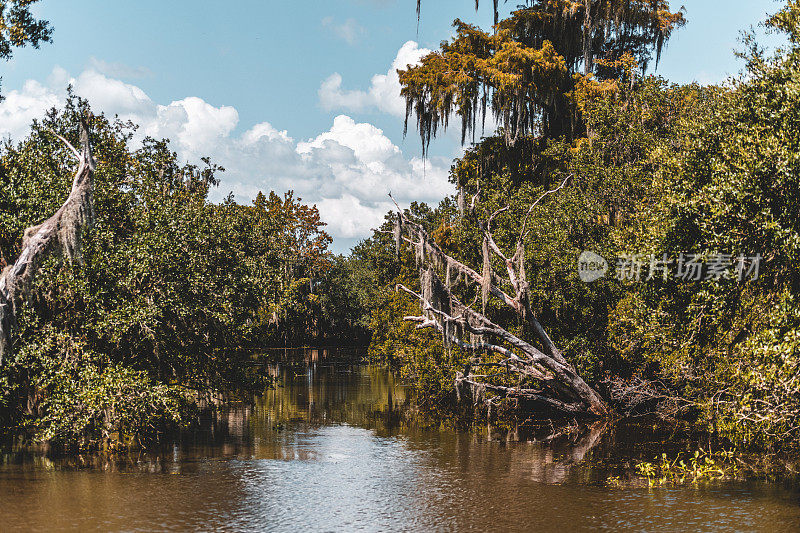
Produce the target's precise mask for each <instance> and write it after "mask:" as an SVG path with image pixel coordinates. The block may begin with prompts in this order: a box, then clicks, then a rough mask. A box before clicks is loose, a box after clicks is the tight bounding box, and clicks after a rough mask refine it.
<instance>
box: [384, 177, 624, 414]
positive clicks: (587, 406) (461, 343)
mask: <svg viewBox="0 0 800 533" xmlns="http://www.w3.org/2000/svg"><path fill="white" fill-rule="evenodd" d="M570 177H571V176H570ZM568 180H569V177H567V178H566V179H565V180H564V182H563V183H562V184H561V186H560V187H558V188H557V189H554V190H552V191H548V192H546V193H545V194H543V195H542V196H541V197H540V198H539V199H538V200H537V201H536V202H534V203H533V205H531V207H530V208H529V209H528V212H527V215H526V216H525V219H524V222H523V224H522V229H521V231H520V234H519V238H518V240H517V243H516V248H515V250H514V255H513V256H511V257H508V256H506V255H505V254H504V253H503V252H502V250H501V249H500V247H499V246H498V245H497V244H496V242H495V240H494V237H493V235H492V231H491V225H492V221H493V220H494V218H495V217H496V216H498V215H499V214H500V213H503V212H505V211H507V210H508V207H506V208H503V209H500V210H499V211H497V212H495V213H494V214H492V216H491V217H490V218H489V221H488V222H487V224H486V226H485V229H484V231H483V234H484V238H483V269H482V272H481V273H478V272H477V271H476V270H473V269H472V268H470V267H468V266H467V265H465V264H464V263H461V262H460V261H457V260H455V259H453V258H452V257H450V256H449V255H447V254H446V253H444V252H443V251H442V249H441V248H440V247H439V246H438V245H437V244H436V243H435V242H434V241H433V240H432V239H431V238H430V236H429V235H428V233H427V232H426V231H425V229H424V228H423V227H422V226H421V225H420V224H417V223H416V222H414V221H412V220H410V219H409V217H408V216H405V215H403V213H402V211H401V210H400V209H399V207H398V213H397V218H396V219H395V229H394V237H395V245H396V247H397V251H398V253H400V249H401V245H402V243H403V242H404V241H405V242H408V243H409V244H410V245H411V246H412V247H413V248H414V251H415V255H416V259H417V263H418V264H419V265H420V266H421V268H420V286H421V292H420V293H417V292H414V291H412V290H411V289H409V288H407V287H405V286H403V285H398V286H397V288H398V290H402V291H404V292H407V293H409V294H411V295H412V296H414V297H415V298H417V299H418V300H419V302H420V306H421V309H422V316H409V317H405V320H407V321H411V322H416V323H417V328H418V329H425V328H432V329H435V330H437V331H438V332H440V333H441V334H442V337H443V340H444V342H445V344H446V345H450V344H453V345H455V346H458V347H459V348H461V349H462V350H465V351H467V352H469V353H470V354H472V357H470V359H469V361H468V363H467V365H466V367H465V368H464V369H463V371H461V372H459V373H458V374H457V377H456V383H455V386H456V390H457V391H459V390H461V389H462V387H464V386H465V385H466V386H468V387H469V388H470V389H471V390H472V391H491V392H493V393H495V394H496V396H495V397H496V398H514V399H518V400H530V401H534V402H538V403H540V404H545V405H547V406H550V407H551V408H553V409H555V410H557V411H560V412H562V413H565V414H569V415H581V414H583V415H590V416H598V417H602V416H605V415H606V414H607V413H608V410H607V408H606V405H605V402H603V400H602V399H601V398H600V395H599V394H597V392H595V390H594V389H592V387H590V386H589V385H588V384H587V383H586V382H585V381H584V380H583V379H582V378H581V377H580V376H579V375H578V373H577V371H576V370H575V368H574V367H573V366H572V365H571V364H570V363H569V362H568V361H567V360H566V359H565V358H564V356H563V355H562V354H561V351H560V350H559V349H558V347H556V345H555V343H554V342H553V341H552V339H551V338H550V336H549V335H548V334H547V332H546V331H545V329H544V328H543V327H542V325H541V324H540V323H539V321H538V320H537V319H536V317H535V315H534V313H533V311H532V309H531V307H530V302H529V299H528V294H529V291H528V281H527V279H526V274H525V247H524V241H525V238H526V236H527V234H528V232H529V229H528V219H529V218H530V215H531V213H532V212H533V210H534V208H535V207H536V205H537V204H538V203H539V202H541V201H542V200H543V199H544V198H545V197H547V196H548V195H550V194H553V193H555V192H557V191H559V190H560V189H562V188H563V187H564V186H565V185H566V184H567V181H568ZM475 199H476V198H473V201H472V203H473V204H474V202H475ZM493 256H495V257H497V258H499V259H500V261H501V262H502V263H503V265H504V266H505V269H506V277H505V279H502V278H501V277H500V276H499V275H498V274H497V273H495V272H493V270H492V264H491V260H492V257H493ZM453 276H456V278H455V279H456V281H455V282H453ZM442 277H444V281H443V280H442ZM459 279H464V280H465V282H466V283H467V284H472V285H474V286H476V287H477V288H479V291H480V293H481V297H482V298H481V299H482V303H483V306H482V308H483V309H482V311H480V312H479V311H476V310H475V309H473V308H472V307H471V306H470V305H466V304H464V303H462V302H461V301H460V300H459V299H458V298H457V297H456V296H455V295H454V294H453V288H454V285H455V284H457V283H458V280H459ZM502 282H505V284H507V285H509V286H511V287H512V288H513V296H512V295H511V294H509V293H507V292H505V291H504V290H503V289H502V288H501V285H502ZM490 294H491V295H492V296H494V297H496V298H498V299H499V300H500V301H501V302H502V303H504V304H505V305H507V306H508V307H510V308H511V309H513V310H514V312H515V313H517V314H518V315H519V316H520V317H521V318H522V319H523V320H525V321H526V322H527V323H528V324H529V325H530V326H531V329H532V330H533V332H534V334H535V337H536V339H535V341H528V340H525V339H522V338H520V337H518V336H517V335H514V334H512V333H511V332H509V331H508V330H506V329H505V328H503V327H502V326H500V325H498V324H496V323H494V322H493V321H492V320H490V319H489V318H488V317H487V316H486V313H485V308H486V300H487V298H488V296H489V295H490ZM534 342H535V343H536V345H535V344H534ZM491 356H494V358H493V357H491ZM498 356H499V358H500V360H498ZM476 369H480V370H482V371H486V370H487V369H495V370H497V371H500V372H502V373H507V374H515V375H517V376H518V377H519V378H520V382H521V383H522V382H524V381H527V382H528V383H533V384H535V386H519V387H509V386H504V385H498V384H496V383H491V382H489V381H488V380H486V379H485V376H478V375H476V374H475V372H474V370H476ZM473 396H475V394H473Z"/></svg>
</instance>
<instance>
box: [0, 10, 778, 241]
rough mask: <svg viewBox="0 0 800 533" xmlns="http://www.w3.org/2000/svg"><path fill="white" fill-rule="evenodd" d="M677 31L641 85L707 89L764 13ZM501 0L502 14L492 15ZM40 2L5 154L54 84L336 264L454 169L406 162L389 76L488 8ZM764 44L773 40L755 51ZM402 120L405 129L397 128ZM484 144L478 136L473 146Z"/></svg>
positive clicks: (58, 96) (434, 159) (449, 135)
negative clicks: (312, 241) (267, 202)
mask: <svg viewBox="0 0 800 533" xmlns="http://www.w3.org/2000/svg"><path fill="white" fill-rule="evenodd" d="M672 4H673V5H672V7H673V8H678V7H680V5H684V6H685V8H686V17H687V19H688V20H689V23H688V24H687V25H686V26H685V27H684V28H683V29H681V30H680V31H679V32H677V33H676V34H675V36H674V37H673V39H672V40H671V41H670V43H669V45H668V47H667V49H666V51H665V52H664V55H663V58H662V61H661V63H660V64H659V65H658V68H657V71H656V73H657V74H659V75H662V76H664V77H666V78H668V79H670V80H671V81H674V82H678V83H686V82H692V81H697V82H700V83H703V84H710V83H719V82H723V81H724V80H726V79H727V78H728V77H729V76H732V75H735V74H736V73H737V72H739V70H740V69H741V67H742V64H741V62H740V61H739V60H737V59H736V58H735V56H734V53H733V52H734V50H735V49H737V48H738V38H739V37H740V33H741V31H742V30H746V29H748V28H749V27H751V26H753V25H757V24H759V23H760V22H762V21H763V20H764V19H765V18H766V15H767V14H768V13H772V12H774V11H776V10H777V9H779V7H780V2H776V1H775V0H685V1H684V2H683V4H681V3H680V2H674V1H673V2H672ZM515 5H516V1H515V0H511V2H509V3H506V4H505V5H504V6H503V10H504V11H505V12H508V11H510V9H511V8H512V7H514V6H515ZM415 7H416V2H415V0H324V1H323V0H310V1H307V2H292V1H277V0H229V1H228V2H219V1H215V2H211V1H205V0H192V1H188V0H169V1H164V0H137V1H136V2H119V1H116V2H111V1H108V0H75V1H71V2H65V1H64V0H42V1H41V2H39V3H37V4H35V8H34V12H35V13H36V14H37V15H38V16H40V17H42V18H45V19H47V20H49V21H50V22H51V23H52V25H53V26H54V28H55V33H54V42H53V43H52V44H45V45H43V46H42V48H41V49H39V50H34V49H30V48H26V49H21V50H18V51H17V52H15V55H14V58H13V59H12V60H11V61H9V62H7V63H0V76H2V87H1V88H0V91H2V94H3V95H4V96H5V100H4V101H3V102H0V137H3V138H11V139H12V140H15V141H18V140H20V139H22V138H23V137H24V136H25V135H26V134H27V132H28V131H29V125H30V122H31V120H32V119H33V118H37V117H41V116H42V115H43V113H44V111H45V110H46V109H48V108H50V107H53V106H56V107H59V106H61V105H62V104H63V101H64V95H65V89H66V87H67V86H68V85H69V84H72V85H73V86H74V88H75V92H76V93H77V94H79V95H80V96H83V97H86V98H88V99H89V101H90V103H91V105H92V106H93V108H94V109H95V110H96V111H98V110H99V111H103V112H105V113H107V114H109V115H114V114H118V115H119V116H120V117H121V118H123V119H131V120H133V121H134V122H135V123H137V124H139V125H140V129H139V138H141V137H143V136H144V135H152V136H154V137H158V138H162V137H166V138H169V139H170V140H171V143H172V144H171V146H172V148H173V149H174V150H175V151H176V152H177V153H178V155H179V157H180V158H181V159H182V160H184V161H188V162H195V163H196V162H199V160H200V158H201V157H203V156H210V157H211V158H212V159H213V160H214V161H215V162H216V163H218V164H220V165H222V166H223V167H225V168H226V172H225V173H224V174H222V175H221V176H220V178H221V184H220V186H219V187H218V188H217V189H216V190H215V191H214V192H213V193H212V199H214V200H219V199H221V198H224V197H225V196H227V195H228V194H229V193H233V194H234V196H235V197H236V199H237V200H238V201H240V202H243V203H249V202H250V201H251V200H252V199H253V198H254V197H255V195H256V193H257V192H258V191H264V192H268V191H270V190H275V191H276V192H279V193H282V192H283V191H286V190H290V189H291V190H294V191H295V192H296V194H297V195H298V196H300V197H301V198H302V199H303V200H304V201H305V202H308V203H314V204H316V205H317V206H318V207H319V209H320V213H321V215H322V217H323V220H325V221H326V222H327V223H328V226H327V228H326V229H327V231H328V232H329V233H330V234H331V235H332V236H333V237H334V250H335V251H337V252H346V251H347V250H348V249H349V247H350V246H352V245H353V244H355V243H356V242H358V240H360V239H362V238H364V237H367V236H369V234H370V233H371V231H370V230H371V229H372V228H374V227H376V226H377V225H379V224H380V222H381V221H382V219H383V215H384V214H385V213H386V212H387V211H389V210H390V209H391V207H392V204H391V201H390V200H389V198H388V196H387V195H388V193H389V192H391V193H392V194H393V196H394V197H395V198H396V199H397V200H398V201H399V203H400V204H401V205H408V204H409V203H410V202H411V201H414V200H418V201H426V202H429V203H434V204H435V203H438V201H439V200H441V199H442V198H443V197H444V196H446V195H448V194H451V193H452V192H453V190H452V186H451V185H450V184H449V183H448V181H447V175H448V171H449V168H450V165H451V163H452V160H453V158H454V157H457V156H458V155H459V154H460V153H461V150H462V148H461V146H460V133H459V131H458V128H457V127H456V128H453V129H452V130H449V131H448V132H446V133H445V134H443V135H442V136H440V138H438V139H436V140H434V141H433V144H432V146H431V150H430V154H429V157H428V158H427V160H423V159H422V157H421V149H420V148H421V146H420V141H419V137H417V136H415V135H414V133H413V132H414V129H413V123H412V124H410V127H409V134H408V136H406V137H405V138H404V136H403V117H404V112H405V103H404V102H403V101H402V99H401V98H400V96H399V84H398V81H397V75H396V73H395V70H396V69H397V68H404V67H405V66H406V65H408V64H414V63H416V62H417V61H418V60H419V58H420V57H422V56H423V55H424V54H425V53H426V52H427V51H429V50H432V49H435V48H436V47H437V46H438V44H439V42H441V41H442V40H445V39H447V38H449V37H450V36H451V35H452V27H451V24H452V21H453V19H454V18H456V17H458V18H460V19H462V20H464V21H466V22H471V23H476V24H479V25H481V26H482V27H484V28H489V27H490V23H491V19H492V8H491V2H489V1H488V0H484V1H483V2H481V6H480V9H479V10H478V11H477V12H476V11H475V9H474V2H472V0H423V3H422V13H421V18H420V19H419V21H418V20H417V15H416V9H415ZM764 38H765V39H766V42H768V43H776V42H778V41H777V37H771V36H766V37H764ZM412 120H413V119H412ZM488 133H491V132H487V134H488Z"/></svg>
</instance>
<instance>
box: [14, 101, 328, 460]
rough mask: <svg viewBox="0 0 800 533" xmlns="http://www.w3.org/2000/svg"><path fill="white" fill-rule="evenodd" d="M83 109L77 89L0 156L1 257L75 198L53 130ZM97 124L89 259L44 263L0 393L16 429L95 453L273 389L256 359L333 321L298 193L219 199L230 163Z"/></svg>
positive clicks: (318, 252) (322, 260) (66, 126)
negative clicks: (192, 161)
mask: <svg viewBox="0 0 800 533" xmlns="http://www.w3.org/2000/svg"><path fill="white" fill-rule="evenodd" d="M88 112H89V111H88V105H87V103H86V102H83V101H81V100H79V99H76V98H74V97H72V96H70V98H69V99H68V101H67V105H66V108H65V110H64V111H63V112H62V113H57V112H56V111H55V110H54V111H51V112H50V113H48V115H47V117H46V118H45V120H44V121H43V122H41V123H35V124H34V127H33V133H32V134H31V135H30V137H29V138H27V139H25V140H24V141H23V142H21V143H20V144H19V145H16V146H14V145H11V144H8V145H6V146H5V147H4V148H3V150H2V153H0V253H2V260H3V261H9V262H10V261H13V260H14V259H15V258H16V257H17V255H18V254H19V251H20V247H21V237H22V233H23V230H24V228H26V227H29V226H32V225H35V224H38V223H39V222H40V221H41V220H43V219H45V218H47V217H49V216H51V215H52V214H53V213H54V212H55V211H56V210H57V209H58V208H59V207H60V205H61V203H62V202H63V201H64V198H65V197H66V196H67V194H69V190H70V185H71V174H72V168H71V166H72V161H71V158H70V155H69V154H68V152H67V151H66V150H65V149H64V147H63V146H62V145H61V144H60V142H59V141H58V140H57V139H55V137H54V136H53V135H52V134H50V133H49V132H48V131H47V129H50V130H53V131H56V132H59V133H60V134H62V135H64V136H65V137H67V138H72V137H74V136H75V134H76V133H77V124H78V117H79V116H81V115H83V114H85V113H88ZM91 130H92V143H93V145H94V150H95V157H96V159H97V163H98V165H97V172H96V174H95V183H94V185H95V198H94V200H95V202H94V203H95V206H94V207H95V211H96V215H97V217H96V218H97V221H96V224H95V225H94V227H93V229H92V230H91V231H90V232H89V234H88V235H87V236H86V239H85V244H84V248H83V254H82V261H80V262H75V263H72V264H70V263H65V262H63V261H61V260H60V259H53V260H50V261H48V262H47V264H45V265H43V269H42V271H41V272H40V274H39V276H38V278H37V279H36V281H35V284H34V287H33V291H32V295H31V296H30V297H29V298H27V300H26V301H25V302H24V304H23V305H22V309H23V313H22V315H21V317H20V320H19V329H18V332H17V336H16V338H15V339H14V350H13V355H12V356H11V357H10V358H9V359H8V360H7V361H4V362H3V367H2V369H0V376H2V378H0V397H1V398H2V402H3V406H4V409H3V415H2V418H3V419H2V423H3V424H4V425H5V426H7V427H15V426H16V427H19V426H20V425H23V426H25V427H27V428H29V429H31V430H32V431H33V432H34V433H35V435H36V437H37V438H39V439H43V440H50V441H54V442H61V443H63V444H65V445H76V444H80V445H84V446H99V445H101V444H102V443H103V442H105V440H106V439H108V438H109V435H111V434H115V435H117V436H118V437H119V436H121V435H125V436H126V438H127V439H128V441H130V440H131V439H135V440H141V441H144V440H146V439H147V437H148V436H151V435H152V434H153V433H154V432H155V430H156V429H159V430H160V429H163V428H164V427H166V426H174V425H179V424H180V423H183V422H185V421H187V420H188V419H187V416H186V414H187V412H188V411H187V408H188V407H189V405H190V403H191V402H190V401H189V399H191V398H197V397H198V396H202V395H205V394H206V393H208V392H210V391H232V390H241V389H254V390H263V387H264V386H265V382H264V379H265V378H264V377H263V376H260V375H258V374H256V373H254V372H253V371H252V370H251V369H250V368H251V367H250V365H249V364H248V362H249V359H250V356H251V354H252V353H253V352H254V351H255V350H257V349H259V348H261V347H263V346H264V345H268V344H269V343H270V342H278V341H279V340H283V339H287V340H288V342H295V341H303V340H305V339H306V338H313V337H314V336H315V335H316V334H318V333H319V332H318V331H317V330H318V329H319V324H321V323H323V322H325V319H324V317H322V308H321V305H320V299H319V296H318V294H316V292H315V291H316V290H317V288H316V285H319V284H320V283H321V282H320V279H321V278H322V277H323V275H324V274H325V272H326V268H328V265H329V262H330V254H329V253H328V251H327V246H328V244H329V243H330V237H329V236H328V235H327V234H326V233H325V232H324V231H323V229H322V228H323V226H324V224H323V223H322V222H321V221H320V219H319V213H318V211H317V209H316V208H315V207H310V206H306V205H304V204H302V203H301V202H300V199H297V198H294V196H293V194H292V193H291V192H289V193H287V194H286V195H285V196H284V197H279V196H278V195H276V194H274V193H271V194H270V196H269V198H267V197H266V196H264V195H259V197H258V198H257V199H256V202H255V203H254V205H252V206H243V205H238V204H236V203H235V202H234V201H233V200H232V199H230V198H228V199H226V200H225V201H223V202H222V203H220V204H214V203H211V202H209V200H208V192H209V190H210V188H211V187H213V186H214V185H216V184H217V175H218V173H219V172H221V171H223V170H224V169H222V168H221V167H219V166H216V165H214V164H212V163H211V162H210V161H208V160H203V166H202V167H198V166H194V165H181V164H179V162H178V158H177V156H176V154H175V153H173V152H171V151H170V150H169V148H168V144H167V142H166V141H157V140H155V139H149V138H148V139H145V140H144V142H143V143H142V145H141V147H140V148H137V149H135V150H134V149H131V148H129V141H130V138H131V133H132V131H133V126H132V125H130V124H124V123H121V122H119V121H114V122H112V121H109V120H108V119H106V118H105V117H103V116H95V117H93V118H92V119H91ZM329 311H330V309H329ZM274 317H277V318H274ZM119 438H121V437H119Z"/></svg>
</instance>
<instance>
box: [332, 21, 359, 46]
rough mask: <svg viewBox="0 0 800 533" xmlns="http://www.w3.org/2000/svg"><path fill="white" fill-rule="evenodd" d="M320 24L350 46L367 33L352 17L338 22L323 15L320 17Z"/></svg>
mask: <svg viewBox="0 0 800 533" xmlns="http://www.w3.org/2000/svg"><path fill="white" fill-rule="evenodd" d="M322 25H323V26H324V27H325V28H327V29H328V30H329V31H331V32H333V34H334V35H335V36H336V37H338V38H339V39H341V40H343V41H344V42H346V43H347V44H349V45H350V46H353V45H355V44H357V43H358V41H360V40H361V37H363V36H364V35H365V34H366V33H367V30H366V29H364V27H363V26H361V25H360V24H359V23H358V22H357V21H356V19H353V18H349V19H347V20H345V21H344V22H341V23H339V22H336V20H335V19H334V18H333V17H325V18H324V19H322Z"/></svg>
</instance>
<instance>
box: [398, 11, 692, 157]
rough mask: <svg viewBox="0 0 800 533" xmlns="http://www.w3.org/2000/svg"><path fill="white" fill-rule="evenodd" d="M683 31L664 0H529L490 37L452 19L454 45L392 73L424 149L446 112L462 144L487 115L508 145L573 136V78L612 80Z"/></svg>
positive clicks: (449, 43) (677, 14)
mask: <svg viewBox="0 0 800 533" xmlns="http://www.w3.org/2000/svg"><path fill="white" fill-rule="evenodd" d="M476 7H477V2H476ZM496 9H497V2H495V12H496ZM684 23H685V19H684V16H683V10H682V9H681V10H679V11H675V12H673V11H672V10H671V9H670V5H669V1H668V0H528V1H527V2H526V3H525V5H523V6H520V8H519V9H517V10H516V11H514V12H513V13H512V14H511V16H510V17H508V18H506V19H504V20H501V21H499V22H498V23H497V24H495V27H494V32H492V33H489V32H485V31H482V30H481V29H479V28H477V27H475V26H472V25H469V24H466V23H464V22H461V21H460V20H456V21H455V22H454V27H455V28H456V36H455V37H454V38H453V39H452V40H450V41H445V42H442V43H441V47H440V49H439V50H436V51H434V52H432V53H430V54H429V55H427V56H425V57H424V58H423V59H422V62H421V64H420V65H418V66H415V67H409V68H408V69H406V70H402V71H399V74H400V82H401V85H402V95H403V96H404V97H405V99H406V105H407V108H406V122H407V121H408V117H410V116H411V114H412V113H413V114H415V115H416V118H417V125H418V129H419V133H420V135H421V137H422V142H423V147H424V148H427V146H428V144H429V143H430V140H431V138H432V137H434V136H435V135H436V133H437V131H438V128H439V127H443V128H446V127H447V126H448V121H449V118H450V116H451V115H452V114H457V115H459V116H460V117H461V122H462V124H461V126H462V141H463V139H464V138H465V137H466V135H467V134H469V133H473V132H474V130H475V126H476V122H477V118H478V116H479V115H480V118H481V120H485V117H486V111H487V109H491V113H492V116H493V117H494V118H495V120H497V122H498V123H499V124H500V125H501V126H502V128H503V130H504V133H505V136H506V139H507V140H508V141H509V143H512V144H513V142H514V141H516V140H517V139H518V138H520V137H523V136H527V135H537V134H542V135H545V136H546V137H558V136H562V135H567V136H572V135H573V132H574V131H576V129H577V128H576V123H577V122H579V120H578V119H577V117H576V112H575V106H574V105H573V104H572V103H571V102H570V100H569V98H568V96H567V95H568V94H569V93H570V92H571V91H572V90H573V88H574V86H575V84H576V81H577V80H578V78H576V75H581V76H587V77H588V76H591V77H593V78H597V79H600V80H608V79H616V78H618V77H620V76H622V75H623V69H622V67H621V66H620V65H621V64H622V63H621V61H622V60H623V58H626V57H631V58H633V60H634V61H635V62H636V64H638V65H639V66H641V67H642V68H643V69H644V68H646V67H647V65H648V63H649V62H650V61H651V60H652V59H653V56H654V55H655V60H656V62H658V60H659V58H660V56H661V51H662V50H663V47H664V45H665V44H666V42H667V41H668V40H669V38H670V36H671V35H672V32H673V31H674V30H675V29H677V28H679V27H680V26H682V25H683V24H684Z"/></svg>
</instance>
